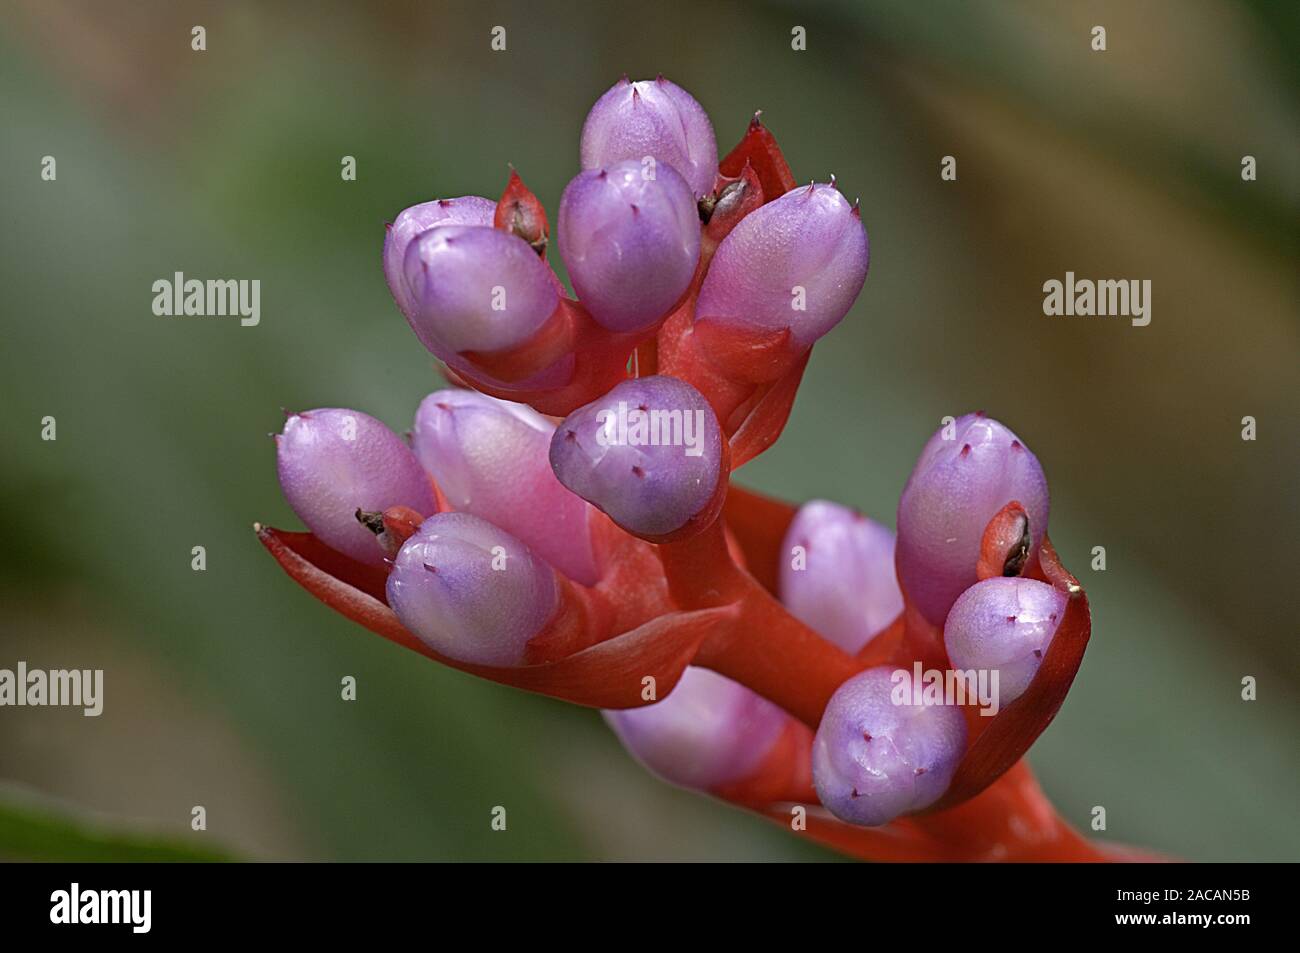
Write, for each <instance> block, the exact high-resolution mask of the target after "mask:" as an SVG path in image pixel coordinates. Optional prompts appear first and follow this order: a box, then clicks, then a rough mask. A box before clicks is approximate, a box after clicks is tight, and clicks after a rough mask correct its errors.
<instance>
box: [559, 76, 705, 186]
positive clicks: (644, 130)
mask: <svg viewBox="0 0 1300 953" xmlns="http://www.w3.org/2000/svg"><path fill="white" fill-rule="evenodd" d="M580 152H581V155H582V167H583V168H584V169H598V168H600V167H601V166H608V165H612V164H613V163H615V162H619V161H620V160H623V159H635V160H637V161H638V162H640V161H641V160H642V159H643V158H645V157H646V156H650V157H652V158H654V159H655V160H656V161H657V162H658V163H660V164H667V165H669V166H671V167H672V168H674V169H676V170H677V172H678V174H680V175H681V177H682V178H683V179H685V180H686V184H687V185H689V186H690V188H691V193H692V195H693V196H695V197H697V198H698V197H699V196H703V195H708V194H709V193H711V192H712V191H713V183H714V181H715V180H716V179H717V175H718V142H717V140H716V139H715V138H714V136H713V125H712V124H711V123H710V122H709V117H708V115H707V114H706V113H705V112H704V108H703V107H702V106H701V105H700V104H699V103H697V102H696V101H695V99H694V97H692V96H691V94H690V93H688V92H686V90H684V89H682V88H681V87H680V86H678V85H676V84H675V83H671V82H669V81H668V80H666V79H664V78H663V77H662V76H661V77H659V78H658V79H656V80H641V81H639V82H635V83H632V82H628V80H627V78H626V77H624V78H623V79H621V80H619V81H618V82H617V83H615V84H614V85H613V87H611V88H610V89H609V91H608V92H606V93H605V95H603V96H601V97H600V99H598V100H596V105H594V106H592V107H591V112H589V113H588V114H587V121H586V122H585V123H583V126H582V144H581V147H580Z"/></svg>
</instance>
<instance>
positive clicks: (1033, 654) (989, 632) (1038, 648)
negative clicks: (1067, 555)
mask: <svg viewBox="0 0 1300 953" xmlns="http://www.w3.org/2000/svg"><path fill="white" fill-rule="evenodd" d="M1065 602H1066V599H1065V593H1063V592H1060V591H1059V590H1057V589H1055V588H1054V587H1052V586H1049V585H1048V584H1047V583H1045V582H1039V581H1038V580H1037V579H1025V578H1023V577H1018V576H1011V577H1008V576H997V577H994V578H992V579H985V580H983V581H982V582H977V583H975V585H973V586H971V587H970V588H969V589H967V590H966V591H965V592H963V593H962V594H961V595H960V596H958V597H957V601H956V602H954V603H953V605H952V611H951V612H949V613H948V621H947V622H946V623H944V627H943V644H944V645H945V646H946V647H947V649H948V660H949V661H950V662H952V667H953V668H956V669H974V670H977V671H978V670H981V669H983V670H987V671H993V670H995V669H996V670H997V672H998V682H997V685H998V704H999V705H1009V704H1010V703H1011V702H1013V701H1015V700H1016V699H1017V698H1019V697H1020V696H1021V695H1023V694H1024V693H1025V689H1026V688H1028V687H1029V683H1030V682H1032V681H1033V680H1034V675H1035V674H1036V673H1037V672H1038V666H1039V665H1041V664H1042V661H1043V656H1044V655H1046V654H1047V646H1048V645H1049V644H1051V641H1052V636H1053V635H1054V634H1055V633H1056V627H1057V626H1058V625H1059V624H1060V622H1061V618H1062V617H1063V616H1064V615H1065Z"/></svg>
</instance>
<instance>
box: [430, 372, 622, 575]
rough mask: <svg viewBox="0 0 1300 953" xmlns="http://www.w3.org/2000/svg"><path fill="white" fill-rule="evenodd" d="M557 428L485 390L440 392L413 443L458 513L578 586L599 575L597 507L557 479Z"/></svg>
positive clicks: (453, 389)
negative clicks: (510, 539)
mask: <svg viewBox="0 0 1300 953" xmlns="http://www.w3.org/2000/svg"><path fill="white" fill-rule="evenodd" d="M554 432H555V425H554V424H553V423H551V422H550V421H549V420H547V419H546V418H545V417H543V416H542V415H541V414H539V413H537V412H536V411H535V410H533V409H532V408H531V407H529V406H527V405H526V404H515V403H511V402H509V401H504V400H497V399H496V398H495V397H488V396H486V395H485V394H480V393H478V392H477V391H470V390H460V389H456V388H452V389H448V390H440V391H435V392H434V393H432V394H430V395H429V396H428V397H426V398H425V399H424V400H423V402H421V404H420V408H419V410H418V411H416V414H415V427H414V428H413V430H412V432H411V445H412V447H413V449H414V450H415V455H416V456H417V457H418V458H419V460H420V462H421V463H422V464H424V468H425V469H426V470H428V471H429V473H431V474H433V477H434V479H435V480H436V481H437V483H438V488H439V489H440V490H442V493H443V496H445V497H446V498H447V501H448V502H449V503H450V504H451V506H452V508H453V509H455V510H457V511H460V512H465V513H471V514H473V515H474V516H480V517H482V518H483V519H485V520H490V521H491V522H493V523H494V524H496V525H497V526H500V527H501V528H502V529H504V530H506V531H507V532H510V533H512V534H514V535H515V536H516V537H517V538H518V539H519V540H520V541H522V542H523V543H525V544H526V545H527V546H529V547H530V548H531V549H532V550H533V552H534V553H536V554H537V555H538V556H540V557H542V558H543V559H545V560H546V561H547V562H549V563H550V564H551V565H552V566H554V567H555V568H556V569H558V570H559V571H560V572H562V573H564V574H565V575H566V576H568V577H569V578H570V579H572V580H574V581H575V582H579V583H582V584H583V585H586V586H590V585H592V584H593V583H595V581H596V578H597V575H598V574H597V571H596V561H595V556H594V554H593V551H592V542H591V531H590V529H589V527H588V522H587V521H588V516H589V515H590V514H591V513H592V512H594V511H593V510H592V508H591V505H590V504H589V503H587V502H586V501H584V500H582V499H581V498H579V497H577V496H574V495H573V494H572V493H570V492H569V491H568V490H566V489H565V488H564V487H563V486H561V485H560V482H559V481H558V480H557V479H556V478H555V473H554V472H553V471H552V470H551V464H550V460H549V458H548V453H549V450H550V446H551V435H552V434H553V433H554Z"/></svg>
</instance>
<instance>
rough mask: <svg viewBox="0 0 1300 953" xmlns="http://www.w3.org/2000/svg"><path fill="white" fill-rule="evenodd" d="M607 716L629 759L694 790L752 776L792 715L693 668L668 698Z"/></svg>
mask: <svg viewBox="0 0 1300 953" xmlns="http://www.w3.org/2000/svg"><path fill="white" fill-rule="evenodd" d="M604 714H605V720H606V721H607V722H609V726H610V727H611V728H613V729H614V733H615V734H616V735H618V737H619V740H620V741H621V742H623V746H624V747H625V748H627V750H628V751H629V752H631V754H632V755H633V757H635V758H636V759H637V760H638V761H640V762H641V763H642V764H644V765H645V766H646V767H647V768H649V769H650V770H651V771H652V772H654V773H655V774H657V775H658V776H659V777H661V778H663V779H664V780H665V781H669V782H671V783H673V784H678V785H681V786H682V787H685V788H692V789H694V790H697V791H708V790H712V789H715V788H718V787H721V786H723V785H726V784H731V783H733V782H736V781H741V780H744V779H745V778H746V777H748V776H749V775H751V774H753V773H754V772H755V771H756V770H757V769H758V767H759V766H760V765H761V764H762V762H763V759H764V758H765V757H767V755H768V753H769V752H770V751H771V750H772V746H773V745H774V744H776V742H777V740H778V739H779V738H780V737H781V733H782V732H783V731H784V730H785V727H786V725H787V724H788V723H789V722H790V720H791V719H790V716H789V715H787V714H786V713H785V712H784V711H782V710H781V709H780V708H778V707H776V705H773V704H772V703H771V702H770V701H768V700H767V699H765V698H763V697H762V696H761V695H758V694H756V693H755V692H752V691H750V690H749V689H748V688H746V687H745V686H743V685H741V684H739V683H738V682H733V681H732V680H731V679H729V678H726V677H724V676H722V675H718V674H716V673H715V672H711V671H709V670H708V669H705V668H696V667H694V666H689V667H687V669H686V671H684V672H683V673H682V677H681V680H680V681H679V682H678V683H677V685H676V687H674V688H673V690H672V692H670V693H669V695H668V697H667V698H663V699H661V700H660V701H658V702H656V703H654V704H653V705H647V706H646V707H644V708H630V709H626V710H622V711H606V712H605V713H604Z"/></svg>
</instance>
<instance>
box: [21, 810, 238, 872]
mask: <svg viewBox="0 0 1300 953" xmlns="http://www.w3.org/2000/svg"><path fill="white" fill-rule="evenodd" d="M0 857H6V858H9V859H12V860H41V861H92V862H101V861H227V860H233V859H234V858H233V857H231V856H230V855H228V854H226V853H224V852H222V851H220V850H216V849H212V848H208V847H195V846H193V845H190V844H184V843H181V842H180V841H178V840H175V839H172V838H169V837H163V836H160V835H154V834H141V833H135V832H131V833H127V832H122V831H111V830H106V829H103V828H100V827H98V826H96V825H95V824H92V823H90V822H87V821H85V820H82V819H80V818H75V817H72V816H70V815H66V814H64V815H60V814H55V813H50V812H46V811H43V810H40V809H39V808H36V807H32V806H29V805H26V804H17V803H13V802H9V803H0Z"/></svg>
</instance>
